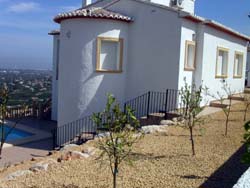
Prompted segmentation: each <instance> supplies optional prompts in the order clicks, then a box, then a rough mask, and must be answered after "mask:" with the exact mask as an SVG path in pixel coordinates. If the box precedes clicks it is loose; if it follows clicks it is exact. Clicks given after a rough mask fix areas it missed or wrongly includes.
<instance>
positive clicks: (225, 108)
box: [211, 83, 234, 136]
mask: <svg viewBox="0 0 250 188" xmlns="http://www.w3.org/2000/svg"><path fill="white" fill-rule="evenodd" d="M222 90H223V91H224V92H225V94H226V95H227V99H226V98H225V95H223V94H221V93H220V92H217V96H215V95H211V96H212V97H213V98H215V99H217V100H219V101H220V104H221V105H222V111H223V112H224V115H225V116H226V122H225V136H227V133H228V123H229V120H230V119H229V118H230V114H231V109H232V98H231V96H232V94H233V93H234V92H232V90H231V88H230V86H229V85H228V84H227V83H223V86H222ZM225 100H228V104H225V103H224V101H225Z"/></svg>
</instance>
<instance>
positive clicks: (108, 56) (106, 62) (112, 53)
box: [96, 37, 123, 73]
mask: <svg viewBox="0 0 250 188" xmlns="http://www.w3.org/2000/svg"><path fill="white" fill-rule="evenodd" d="M122 59H123V39H119V38H107V37H98V39H97V62H96V71H97V72H109V73H121V72H122Z"/></svg>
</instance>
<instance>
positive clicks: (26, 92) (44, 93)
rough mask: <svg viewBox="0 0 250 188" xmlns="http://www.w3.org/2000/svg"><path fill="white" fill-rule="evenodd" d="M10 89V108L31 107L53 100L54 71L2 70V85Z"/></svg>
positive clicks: (0, 71)
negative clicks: (34, 104)
mask: <svg viewBox="0 0 250 188" xmlns="http://www.w3.org/2000/svg"><path fill="white" fill-rule="evenodd" d="M3 84H6V85H7V86H8V89H9V103H8V105H9V106H15V105H23V104H25V105H31V104H33V102H34V101H37V102H46V101H47V100H49V99H50V98H51V87H52V86H51V84H52V71H50V70H18V69H15V70H13V69H0V85H1V86H2V85H3Z"/></svg>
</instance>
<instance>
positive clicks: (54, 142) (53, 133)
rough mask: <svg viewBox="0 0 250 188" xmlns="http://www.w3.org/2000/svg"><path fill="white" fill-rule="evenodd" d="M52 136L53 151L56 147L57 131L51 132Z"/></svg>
mask: <svg viewBox="0 0 250 188" xmlns="http://www.w3.org/2000/svg"><path fill="white" fill-rule="evenodd" d="M51 132H52V136H53V149H55V148H56V147H57V143H56V142H57V129H53V130H52V131H51Z"/></svg>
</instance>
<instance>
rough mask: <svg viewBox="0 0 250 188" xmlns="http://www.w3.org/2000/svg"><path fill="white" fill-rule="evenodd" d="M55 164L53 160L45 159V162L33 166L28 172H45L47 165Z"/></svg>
mask: <svg viewBox="0 0 250 188" xmlns="http://www.w3.org/2000/svg"><path fill="white" fill-rule="evenodd" d="M55 163H57V161H56V160H54V159H47V160H45V161H42V162H39V163H36V164H34V165H33V166H32V167H30V169H29V170H30V171H32V172H39V171H47V169H48V167H49V165H51V164H55Z"/></svg>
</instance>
